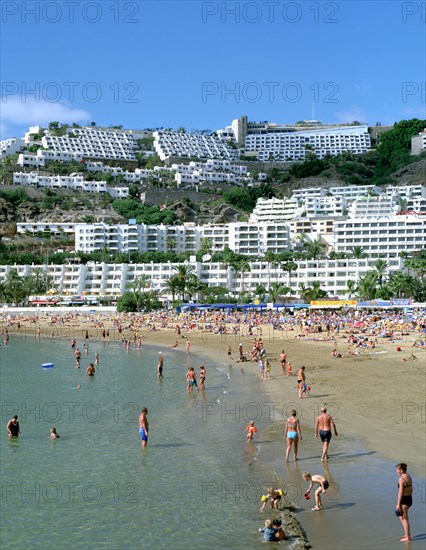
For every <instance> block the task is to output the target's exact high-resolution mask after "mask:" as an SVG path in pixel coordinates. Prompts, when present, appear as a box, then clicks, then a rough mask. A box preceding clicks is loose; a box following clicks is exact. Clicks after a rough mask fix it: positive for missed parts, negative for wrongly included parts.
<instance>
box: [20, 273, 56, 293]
mask: <svg viewBox="0 0 426 550" xmlns="http://www.w3.org/2000/svg"><path fill="white" fill-rule="evenodd" d="M25 283H26V285H27V286H28V290H29V292H30V294H46V293H47V291H48V290H49V289H50V288H52V286H53V277H52V276H51V275H49V274H48V272H47V269H46V268H42V267H36V268H34V269H33V270H32V271H31V275H28V276H26V277H25Z"/></svg>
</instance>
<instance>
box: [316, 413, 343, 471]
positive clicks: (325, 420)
mask: <svg viewBox="0 0 426 550" xmlns="http://www.w3.org/2000/svg"><path fill="white" fill-rule="evenodd" d="M331 427H333V429H334V433H335V435H336V436H337V435H338V433H337V430H336V424H335V423H334V420H333V418H332V417H331V415H329V414H328V413H327V409H326V407H322V408H321V414H320V415H319V416H318V418H317V420H316V422H315V437H316V438H317V439H318V432H319V436H320V438H321V441H322V455H321V462H323V461H324V460H328V454H327V451H328V446H329V444H330V441H331Z"/></svg>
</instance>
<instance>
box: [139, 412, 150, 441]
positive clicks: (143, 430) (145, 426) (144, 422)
mask: <svg viewBox="0 0 426 550" xmlns="http://www.w3.org/2000/svg"><path fill="white" fill-rule="evenodd" d="M147 414H148V409H147V408H146V407H144V408H143V409H142V410H141V414H140V415H139V435H140V437H141V445H142V447H146V446H147V445H148V432H149V422H148V418H147Z"/></svg>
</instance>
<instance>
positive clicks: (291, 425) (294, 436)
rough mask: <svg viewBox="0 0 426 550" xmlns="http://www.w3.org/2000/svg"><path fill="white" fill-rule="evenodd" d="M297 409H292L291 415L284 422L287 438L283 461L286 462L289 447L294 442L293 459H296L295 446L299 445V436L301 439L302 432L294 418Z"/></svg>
mask: <svg viewBox="0 0 426 550" xmlns="http://www.w3.org/2000/svg"><path fill="white" fill-rule="evenodd" d="M296 414H297V411H296V410H295V409H293V410H292V411H291V417H290V418H287V421H286V423H285V436H286V438H287V450H286V453H285V461H286V462H288V457H289V454H290V451H291V447H292V445H293V443H294V461H295V462H296V461H297V448H298V446H299V438H300V440H302V433H301V431H300V423H299V421H298V420H297V419H296Z"/></svg>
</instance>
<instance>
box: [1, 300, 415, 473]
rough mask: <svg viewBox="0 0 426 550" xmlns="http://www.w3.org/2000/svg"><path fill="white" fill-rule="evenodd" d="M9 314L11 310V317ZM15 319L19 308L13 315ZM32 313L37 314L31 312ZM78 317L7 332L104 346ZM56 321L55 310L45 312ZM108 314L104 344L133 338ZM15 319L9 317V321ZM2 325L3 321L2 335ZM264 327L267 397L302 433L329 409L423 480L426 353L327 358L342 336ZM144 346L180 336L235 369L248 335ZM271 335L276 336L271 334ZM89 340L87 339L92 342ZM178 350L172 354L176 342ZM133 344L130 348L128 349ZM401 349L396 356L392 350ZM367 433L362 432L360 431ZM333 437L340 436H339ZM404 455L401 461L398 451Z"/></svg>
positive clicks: (145, 341)
mask: <svg viewBox="0 0 426 550" xmlns="http://www.w3.org/2000/svg"><path fill="white" fill-rule="evenodd" d="M10 313H12V311H11V312H10ZM13 313H14V314H16V313H19V309H18V310H14V311H13ZM34 313H35V314H36V313H37V312H34ZM76 313H77V314H78V317H77V318H76V319H75V318H73V319H69V320H68V322H66V324H65V325H64V326H57V325H52V324H50V323H51V317H50V316H48V317H42V318H40V320H39V322H38V323H35V322H30V323H29V324H27V322H26V321H22V319H21V323H22V324H21V327H20V329H19V330H18V329H17V326H16V325H12V326H8V330H9V333H10V334H15V335H16V336H18V337H21V338H25V339H27V338H33V337H34V338H35V339H36V338H37V328H38V327H41V334H40V338H42V339H48V340H49V341H52V340H55V339H67V338H76V340H77V341H78V340H83V339H84V335H85V331H86V330H88V331H89V335H90V339H92V340H93V341H94V340H102V336H101V329H100V328H96V327H95V326H94V325H95V323H94V321H95V319H94V318H93V317H90V316H89V312H88V311H87V312H82V311H80V310H78V311H77V312H76ZM51 314H52V315H55V311H51ZM111 314H112V312H108V313H107V317H102V321H103V323H102V324H103V325H104V327H107V328H109V329H110V332H111V335H110V336H109V339H110V340H114V341H120V340H122V339H129V340H130V341H132V340H133V337H134V334H135V333H134V331H130V330H128V329H126V328H125V327H124V328H123V330H122V332H120V333H119V332H117V330H116V329H114V328H113V320H112V317H111ZM12 321H13V319H12ZM5 327H6V323H4V322H3V323H1V328H2V330H4V328H5ZM267 328H268V327H266V329H264V331H263V332H264V343H265V348H266V352H267V356H268V358H269V360H270V362H271V380H269V381H265V382H264V385H265V386H267V390H268V393H269V394H270V395H271V398H272V399H273V400H274V402H277V403H280V404H281V403H282V401H283V396H285V399H284V404H288V403H293V404H296V405H297V407H296V408H297V409H298V412H299V414H298V417H299V418H300V422H301V426H302V428H303V429H304V430H305V431H306V430H313V427H314V422H315V413H317V411H318V410H319V408H320V406H322V405H323V404H324V403H327V406H328V410H329V413H330V414H331V415H332V416H333V418H334V420H335V422H336V425H337V429H338V432H339V434H340V435H341V436H344V435H345V434H354V435H355V436H356V437H357V438H359V439H360V441H362V442H363V443H364V445H365V446H366V447H367V448H368V449H369V450H372V449H373V450H374V451H375V452H376V453H377V454H378V455H379V456H381V457H383V458H385V459H389V460H392V461H394V462H395V464H396V463H398V462H401V461H403V462H406V463H407V464H408V465H409V468H410V471H411V472H413V473H414V474H416V475H419V476H424V473H425V471H426V441H425V438H421V437H418V435H419V434H423V433H424V428H425V422H426V419H425V415H426V406H425V402H424V401H425V398H424V395H425V393H426V378H425V367H426V348H421V349H417V348H413V347H412V346H411V344H412V342H413V341H414V339H415V338H414V335H410V337H409V338H407V337H406V338H405V341H404V340H402V341H400V340H398V341H394V342H388V341H380V342H379V343H378V345H377V348H376V349H373V350H362V352H361V353H362V355H356V356H345V355H343V357H342V358H339V359H332V358H330V352H331V351H332V349H334V348H337V350H338V351H340V352H341V353H342V354H343V351H344V348H345V347H346V343H345V337H344V336H340V338H339V339H338V340H337V341H336V340H334V341H322V340H318V339H315V338H297V337H296V332H295V331H294V330H286V331H285V332H284V331H282V332H279V331H276V330H275V331H274V330H272V334H271V329H270V330H269V334H268V330H267ZM137 334H138V336H140V338H141V343H142V347H143V346H144V345H154V346H161V347H163V348H165V349H179V350H181V351H182V350H184V349H185V340H186V337H188V338H189V340H190V344H191V353H194V354H197V355H203V356H205V357H208V358H210V359H212V360H214V361H217V360H218V359H219V360H221V359H223V361H224V362H225V361H226V360H227V353H226V348H227V346H228V345H230V346H231V348H232V353H233V357H234V359H233V361H232V365H236V364H237V362H236V359H235V358H236V356H237V354H238V344H239V342H241V343H242V344H243V347H244V350H245V351H247V352H249V351H250V349H251V343H252V341H253V337H249V336H241V335H240V334H235V335H234V334H225V335H223V334H222V335H221V334H213V333H210V332H199V331H195V329H192V330H186V331H185V334H183V331H182V335H181V337H180V338H177V336H176V334H175V333H174V331H173V329H172V328H161V329H160V330H154V331H151V330H148V329H146V328H141V329H139V330H138V331H137ZM277 334H278V335H279V336H277ZM90 339H89V340H88V341H89V342H90ZM176 341H177V342H178V347H177V348H175V347H174V346H175V342H176ZM132 345H133V343H132ZM282 349H285V352H286V353H287V355H288V357H289V360H290V361H291V363H292V371H293V376H292V377H284V376H283V375H282V374H281V372H280V365H279V362H278V358H279V354H280V352H281V350H282ZM398 349H399V350H400V351H397V350H398ZM302 365H304V366H305V367H306V371H305V372H306V380H307V383H308V385H309V386H311V396H310V397H307V398H304V399H301V400H299V399H298V393H297V388H296V386H297V382H296V376H295V375H296V374H297V370H298V369H299V368H300V366H302ZM244 366H245V368H246V370H248V369H251V371H252V372H253V373H256V374H258V367H257V363H254V362H251V361H249V362H246V363H244ZM366 426H367V427H368V429H366V428H365V427H366ZM340 435H339V436H340ZM401 448H402V449H404V451H403V455H404V456H401V452H400V450H399V449H401Z"/></svg>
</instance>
